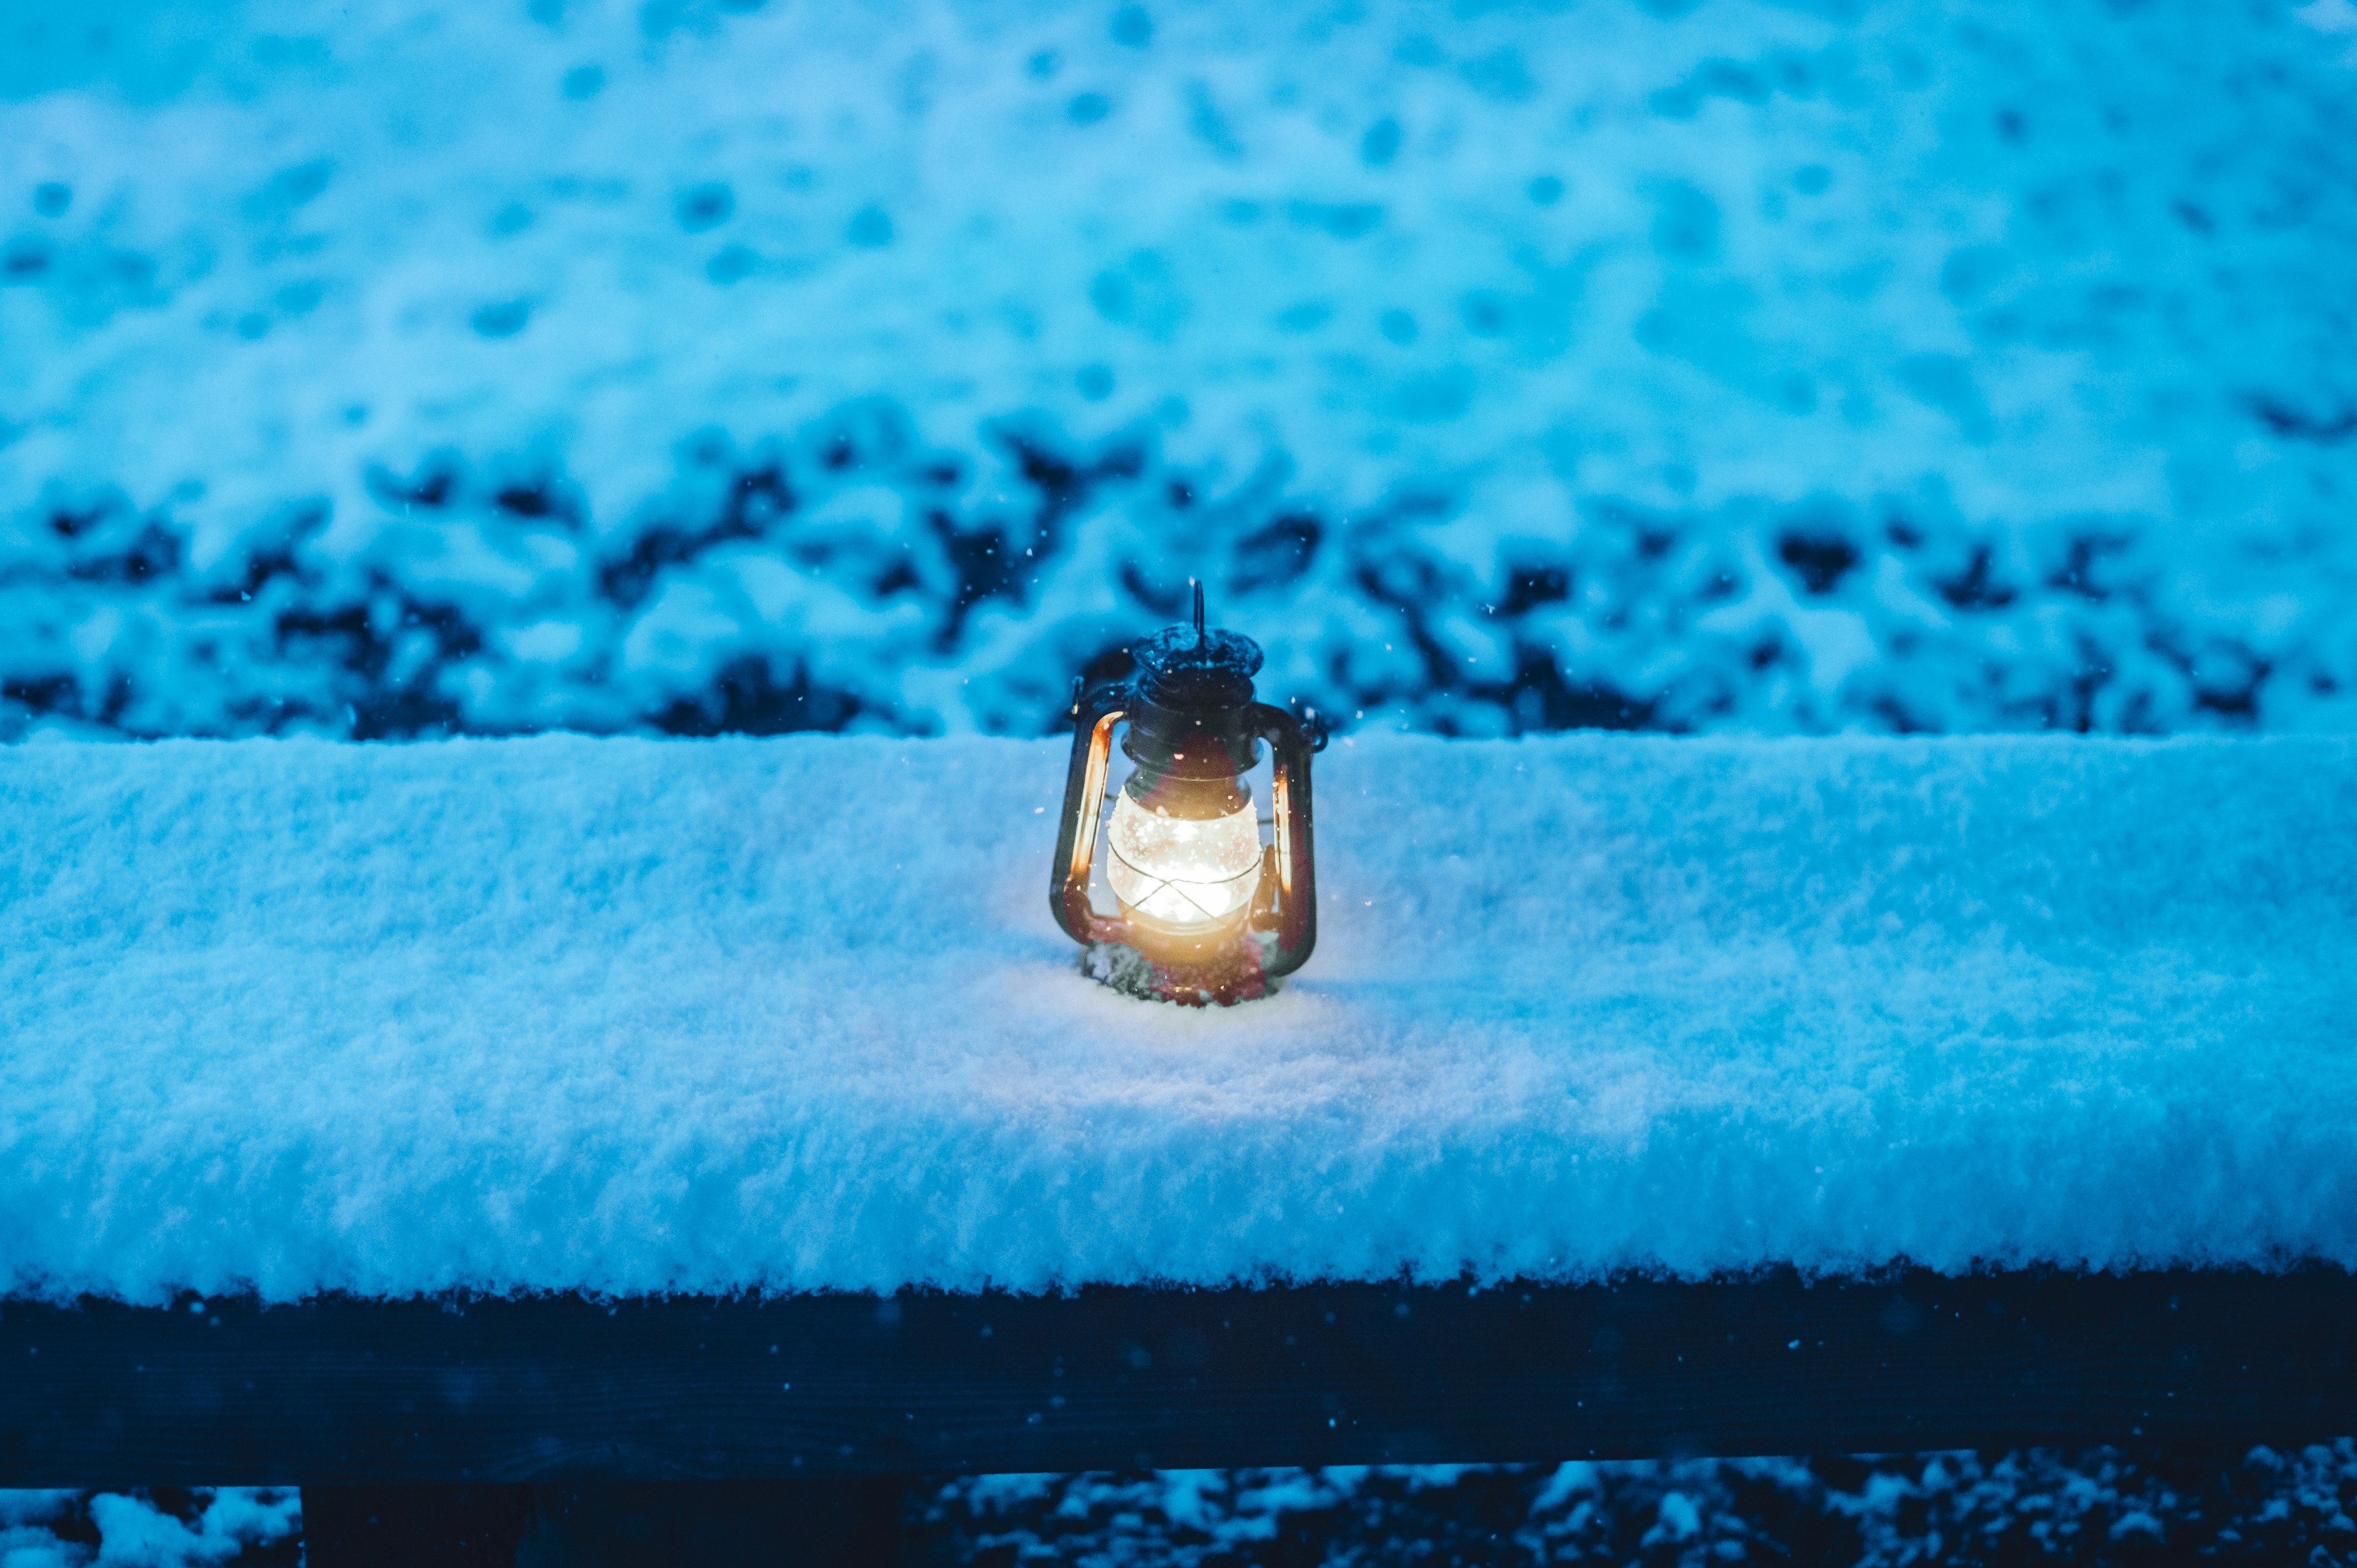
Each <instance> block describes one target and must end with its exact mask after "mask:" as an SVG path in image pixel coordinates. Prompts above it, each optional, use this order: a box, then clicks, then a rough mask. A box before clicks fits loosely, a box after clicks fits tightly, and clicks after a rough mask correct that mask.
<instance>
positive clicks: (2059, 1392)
mask: <svg viewBox="0 0 2357 1568" xmlns="http://www.w3.org/2000/svg"><path fill="white" fill-rule="evenodd" d="M0 1365H5V1367H6V1368H7V1369H8V1374H7V1376H6V1377H5V1379H0V1485H5V1486H16V1487H27V1486H95V1485H107V1484H144V1485H154V1484H165V1483H180V1484H207V1483H245V1484H264V1483H272V1484H287V1483H297V1484H299V1483H312V1484H328V1483H342V1482H368V1483H378V1484H388V1483H421V1484H423V1483H452V1482H490V1481H531V1480H559V1479H566V1478H578V1477H614V1478H630V1479H639V1480H679V1479H726V1478H757V1477H808V1476H813V1475H818V1474H845V1473H884V1472H895V1471H934V1472H975V1471H1008V1470H1072V1469H1084V1468H1102V1467H1127V1466H1214V1465H1218V1466H1228V1465H1257V1464H1302V1465H1317V1464H1345V1463H1370V1462H1426V1461H1475V1460H1554V1459H1566V1458H1580V1457H1591V1456H1592V1457H1611V1456H1634V1455H1668V1454H1722V1455H1726V1454H1757V1453H1808V1452H1868V1451H1889V1450H1910V1449H1926V1448H1944V1447H1988V1446H2009V1445H2016V1444H2079V1443H2104V1442H2132V1441H2138V1440H2144V1441H2173V1440H2194V1439H2198V1440H2200V1441H2202V1442H2205V1443H2220V1442H2244V1441H2248V1442H2258V1441H2266V1442H2269V1443H2276V1444H2283V1443H2294V1442H2300V1441H2305V1440H2308V1439H2311V1438H2316V1437H2323V1436H2330V1435H2337V1434H2345V1433H2349V1432H2352V1431H2357V1277H2352V1275H2351V1274H2349V1273H2345V1272H2342V1271H2341V1270H2338V1269H2334V1268H2326V1267H2311V1268H2303V1269H2298V1270H2294V1271H2291V1272H2288V1273H2274V1274H2268V1273H2251V1272H2202V1271H2192V1270H2177V1271H2167V1272H2154V1273H2140V1274H2129V1275H2103V1274H2095V1275H2079V1274H2069V1273H2011V1274H2007V1273H1996V1274H1983V1275H1977V1276H1971V1277H1962V1278H1956V1277H1946V1276H1942V1275H1939V1274H1935V1273H1928V1272H1907V1273H1893V1274H1891V1275H1889V1276H1887V1277H1884V1278H1880V1279H1876V1280H1870V1281H1857V1280H1850V1281H1824V1282H1818V1283H1810V1282H1808V1281H1807V1280H1805V1279H1803V1277H1801V1276H1800V1275H1798V1274H1797V1273H1792V1272H1789V1271H1786V1272H1779V1273H1767V1274H1763V1275H1759V1276H1755V1277H1750V1278H1745V1279H1737V1280H1721V1281H1713V1282H1706V1283H1682V1282H1674V1281H1658V1280H1622V1281H1620V1282H1617V1283H1598V1284H1579V1285H1528V1286H1523V1285H1514V1286H1508V1287H1505V1288H1491V1289H1482V1290H1478V1291H1475V1290H1469V1288H1468V1287H1467V1286H1465V1285H1462V1284H1455V1285H1437V1286H1436V1285H1407V1284H1398V1283H1393V1284H1364V1283H1355V1284H1328V1285H1303V1286H1293V1287H1286V1288H1274V1289H1263V1290H1252V1289H1242V1288H1232V1289H1224V1290H1199V1291H1179V1290H1154V1289H1139V1288H1114V1287H1105V1288H1092V1289H1086V1290H1082V1291H1081V1292H1078V1293H1077V1294H1071V1295H1068V1296H1015V1295H1003V1294H979V1295H953V1294H927V1293H915V1292H908V1293H902V1294H897V1295H892V1296H888V1297H880V1298H879V1297H876V1296H869V1295H855V1294H840V1295H810V1296H795V1297H782V1298H775V1299H770V1300H767V1301H764V1300H760V1299H757V1298H751V1297H744V1298H719V1299H716V1298H710V1297H673V1298H637V1299H630V1300H623V1301H618V1302H613V1303H608V1304H599V1303H596V1302H591V1301H587V1300H584V1299H581V1298H579V1297H577V1296H546V1297H539V1298H530V1299H520V1300H518V1299H502V1300H477V1301H471V1302H462V1301H457V1300H436V1299H412V1300H400V1301H375V1300H361V1299H353V1298H349V1297H328V1298H323V1299H319V1300H316V1301H312V1302H309V1303H305V1304H301V1305H279V1306H271V1307H264V1306H262V1305H258V1304H257V1303H255V1302H253V1301H250V1300H221V1301H189V1302H184V1303H182V1304H179V1305H174V1306H171V1307H168V1308H166V1307H135V1306H126V1305H122V1304H120V1303H112V1302H103V1301H91V1302H85V1303H82V1304H81V1305H73V1306H59V1305H48V1304H42V1303H36V1302H28V1301H21V1300H20V1301H11V1302H8V1303H6V1304H5V1305H0Z"/></svg>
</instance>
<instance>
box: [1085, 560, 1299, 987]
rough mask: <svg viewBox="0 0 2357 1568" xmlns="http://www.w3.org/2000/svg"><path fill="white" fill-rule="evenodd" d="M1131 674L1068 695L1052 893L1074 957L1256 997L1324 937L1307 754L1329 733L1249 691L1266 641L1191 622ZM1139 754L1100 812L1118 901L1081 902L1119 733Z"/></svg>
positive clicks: (1108, 974) (1108, 876) (1099, 972)
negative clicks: (1065, 766)
mask: <svg viewBox="0 0 2357 1568" xmlns="http://www.w3.org/2000/svg"><path fill="white" fill-rule="evenodd" d="M1132 651H1133V653H1134V655H1135V659H1136V662H1137V672H1136V674H1135V676H1133V677H1132V678H1131V679H1130V680H1129V681H1128V682H1125V683H1124V684H1121V685H1116V686H1113V687H1109V688H1106V689H1103V690H1100V691H1098V692H1095V693H1082V692H1081V691H1079V690H1077V689H1076V690H1075V693H1074V695H1073V701H1072V766H1071V772H1070V774H1069V775H1068V776H1067V779H1066V782H1065V786H1064V817H1063V822H1062V826H1061V829H1060V832H1059V834H1058V838H1057V843H1056V863H1055V865H1054V867H1053V868H1052V871H1053V875H1052V876H1051V877H1050V880H1049V890H1048V899H1049V904H1050V906H1051V907H1052V908H1054V909H1055V912H1056V923H1057V924H1058V925H1060V926H1061V927H1062V928H1063V929H1064V931H1065V933H1066V934H1067V935H1069V936H1070V937H1071V939H1072V940H1074V941H1076V942H1079V943H1081V944H1082V947H1083V948H1084V949H1086V950H1087V951H1086V952H1085V953H1084V954H1083V956H1082V969H1083V970H1085V971H1086V972H1089V973H1091V974H1092V975H1094V976H1095V977H1096V978H1097V979H1099V980H1102V981H1103V982H1105V983H1107V984H1110V985H1114V986H1115V987H1117V988H1119V989H1121V990H1125V991H1129V992H1132V993H1136V994H1139V995H1145V996H1154V997H1159V998H1162V999H1165V1000H1168V1001H1173V1002H1183V1003H1188V1004H1193V1005H1198V1006H1200V1005H1201V1004H1204V1003H1207V1002H1218V1003H1222V1004H1227V1003H1232V1002H1242V1001H1246V1000H1249V999H1250V998H1252V997H1255V996H1260V995H1263V994H1265V993H1266V992H1267V991H1268V990H1269V989H1270V985H1269V983H1270V982H1272V981H1274V980H1276V979H1278V978H1280V977H1282V976H1284V975H1287V974H1290V973H1292V972H1294V971H1295V970H1297V969H1299V968H1300V967H1301V965H1302V964H1303V962H1304V961H1307V960H1308V957H1309V950H1310V949H1311V948H1312V947H1314V946H1315V945H1316V944H1317V941H1318V880H1317V871H1316V867H1315V865H1314V863H1313V861H1312V859H1311V851H1310V838H1309V758H1310V756H1311V754H1312V753H1314V752H1316V751H1318V750H1320V749H1322V748H1323V746H1325V736H1324V735H1323V734H1322V733H1321V732H1319V731H1317V730H1315V729H1309V730H1305V729H1304V728H1303V726H1302V725H1300V724H1298V723H1297V722H1296V721H1295V719H1294V718H1293V715H1291V714H1287V713H1286V711H1285V710H1284V709H1282V708H1273V707H1270V706H1269V705H1268V704H1267V703H1256V702H1254V700H1253V684H1252V678H1253V675H1254V671H1258V670H1259V669H1260V663H1261V655H1260V649H1259V647H1258V646H1257V645H1255V644H1254V642H1253V641H1252V639H1249V638H1244V637H1239V636H1237V635H1236V634H1235V633H1233V632H1230V631H1212V630H1206V629H1205V628H1204V626H1203V590H1202V588H1201V586H1200V585H1198V586H1197V587H1196V589H1195V624H1194V625H1193V626H1191V627H1184V626H1174V627H1171V628H1168V629H1167V630H1164V631H1160V632H1157V633H1156V634H1155V635H1154V636H1152V637H1150V638H1148V639H1146V641H1145V642H1143V643H1141V644H1140V645H1138V646H1137V647H1136V648H1135V650H1132ZM1116 725H1126V727H1125V730H1124V733H1123V735H1122V741H1121V748H1122V751H1123V752H1124V753H1125V755H1126V756H1127V757H1129V759H1130V761H1131V762H1133V763H1134V764H1135V771H1134V772H1132V773H1131V774H1130V776H1129V779H1128V780H1127V781H1126V782H1125V783H1124V784H1123V786H1122V788H1121V792H1120V795H1119V797H1118V799H1116V800H1115V801H1114V808H1113V814H1112V818H1111V820H1110V821H1109V822H1104V823H1103V830H1102V832H1103V839H1104V841H1105V852H1106V857H1107V858H1106V865H1105V881H1106V882H1107V883H1108V884H1109V885H1110V886H1112V889H1113V895H1114V899H1115V901H1116V902H1117V903H1118V904H1119V906H1120V913H1119V914H1117V915H1101V914H1099V913H1098V912H1097V911H1096V909H1095V908H1093V907H1092V904H1091V903H1090V900H1089V877H1090V873H1091V870H1092V867H1093V866H1094V865H1095V861H1096V850H1097V840H1098V837H1099V836H1100V826H1099V822H1100V818H1101V817H1102V816H1103V801H1104V789H1105V776H1106V772H1107V768H1108V765H1109V764H1110V762H1111V759H1112V752H1113V733H1114V727H1115V726H1116ZM1264 742H1265V743H1266V745H1267V746H1268V747H1269V750H1270V753H1271V761H1272V769H1273V780H1272V783H1271V787H1270V791H1269V792H1270V805H1271V808H1272V813H1271V814H1272V824H1271V826H1272V838H1273V840H1274V842H1272V843H1262V842H1261V836H1260V822H1259V820H1258V819H1257V817H1256V816H1255V815H1254V811H1253V798H1252V786H1251V784H1250V782H1249V781H1248V780H1247V779H1245V777H1244V775H1246V774H1247V773H1249V772H1250V771H1251V770H1252V768H1253V767H1254V764H1255V763H1256V762H1257V761H1258V760H1259V752H1260V746H1261V745H1262V743H1264Z"/></svg>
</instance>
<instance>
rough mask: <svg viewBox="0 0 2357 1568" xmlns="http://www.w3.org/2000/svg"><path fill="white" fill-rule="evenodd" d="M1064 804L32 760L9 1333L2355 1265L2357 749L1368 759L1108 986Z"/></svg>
mask: <svg viewBox="0 0 2357 1568" xmlns="http://www.w3.org/2000/svg"><path fill="white" fill-rule="evenodd" d="M1061 776H1062V757H1061V752H1060V747H1058V746H1054V745H1053V744H1049V743H1042V742H1018V741H1012V740H996V739H987V738H969V739H950V740H935V741H914V742H911V741H899V740H891V739H885V738H832V737H803V738H798V739H797V738H789V739H783V740H777V741H749V740H735V741H715V742H709V743H698V744H680V743H659V742H649V741H640V740H630V739H620V740H604V741H599V740H589V739H583V738H578V737H542V738H537V739H531V740H521V741H500V742H488V741H458V742H450V743H436V744H427V745H423V746H411V747H352V746H333V745H328V744H324V743H317V742H306V741H287V742H277V741H253V742H240V743H227V744H219V743H196V742H167V743H162V744H158V745H155V746H73V745H49V746H42V745H34V746H16V747H10V748H6V749H5V750H0V929H5V931H6V932H7V933H8V937H7V940H6V941H5V944H0V994H5V996H6V997H7V998H8V1013H7V1016H6V1019H5V1031H0V1284H5V1288H10V1289H30V1290H40V1291H50V1292H62V1291H81V1290H94V1291H104V1292H112V1293H120V1294H124V1295H127V1296H130V1297H134V1298H139V1299H153V1298H155V1297H156V1296H157V1295H158V1294H162V1293H164V1292H166V1291H167V1290H170V1289H173V1288H177V1287H194V1288H197V1289H200V1290H204V1291H208V1292H213V1291H223V1290H229V1289H232V1288H237V1287H239V1286H242V1285H250V1286H252V1287H253V1288H257V1289H259V1290H260V1291H262V1292H263V1293H264V1294H265V1295H267V1296H270V1297H273V1298H284V1297H289V1296H295V1295H299V1294H304V1293H306V1292H308V1291H311V1290H314V1289H317V1288H321V1287H339V1288H349V1289H353V1290H358V1291H362V1292H410V1291H427V1290H436V1289H442V1288H447V1287H454V1286H473V1287H479V1288H484V1289H492V1290H499V1289H507V1288H515V1287H575V1286H578V1287H586V1288H588V1289H591V1290H596V1291H612V1292H627V1291H648V1290H660V1289H664V1288H670V1287H680V1288H689V1289H699V1290H729V1289H736V1288H743V1287H754V1286H759V1287H767V1288H775V1289H784V1288H813V1287H823V1286H838V1287H877V1288H884V1287H890V1286H894V1285H899V1284H902V1283H912V1282H923V1283H935V1284H940V1285H945V1286H952V1287H958V1288H972V1287H975V1286H979V1285H983V1284H985V1283H996V1284H1000V1285H1006V1286H1012V1287H1017V1288H1023V1289H1037V1288H1043V1287H1050V1286H1054V1285H1057V1284H1068V1283H1078V1282H1085V1281H1104V1280H1135V1279H1168V1280H1177V1281H1190V1282H1199V1283H1204V1282H1214V1281H1221V1280H1226V1279H1231V1278H1244V1279H1258V1278H1267V1277H1272V1276H1278V1275H1289V1276H1294V1277H1308V1276H1349V1277H1372V1278H1385V1277H1392V1276H1394V1275H1396V1274H1398V1273H1400V1272H1401V1271H1403V1270H1405V1271H1407V1272H1409V1273H1414V1274H1415V1275H1419V1276H1424V1277H1453V1276H1455V1275H1457V1274H1458V1273H1460V1272H1461V1271H1471V1272H1472V1273H1476V1274H1478V1275H1482V1276H1497V1275H1503V1274H1528V1275H1539V1276H1555V1277H1580V1276H1587V1275H1593V1274H1596V1273H1600V1272H1604V1271H1609V1270H1616V1269H1623V1268H1666V1269H1670V1270H1674V1271H1681V1272H1702V1271H1710V1270H1717V1269H1740V1268H1744V1267H1746V1266H1749V1265H1754V1264H1760V1263H1766V1262H1787V1261H1789V1262H1797V1263H1799V1264H1801V1265H1802V1266H1803V1267H1805V1268H1821V1269H1841V1270H1848V1269H1856V1268H1860V1267H1872V1266H1876V1265H1878V1264H1882V1263H1886V1262H1892V1261H1894V1260H1897V1259H1901V1258H1906V1259H1912V1260H1914V1261H1916V1262H1922V1263H1928V1264H1932V1265H1934V1266H1938V1267H1942V1268H1963V1267H1966V1266H1968V1265H1971V1264H1973V1263H1975V1262H1986V1263H1998V1264H2007V1265H2018V1264H2028V1263H2031V1262H2041V1261H2043V1262H2058V1263H2066V1264H2085V1265H2092V1266H2098V1267H2101V1266H2127V1265H2132V1264H2159V1263H2166V1262H2244V1263H2268V1262H2280V1261H2283V1260H2286V1259H2290V1258H2297V1257H2302V1256H2314V1257H2320V1258H2326V1259H2331V1260H2336V1261H2339V1262H2342V1263H2350V1262H2357V1141H2352V1139H2351V1138H2350V1136H2349V1129H2350V1127H2351V1126H2352V1125H2357V1048H2352V1033H2351V1028H2352V1026H2351V1023H2350V1020H2351V1018H2352V1016H2357V972H2352V969H2351V967H2350V965H2349V962H2348V955H2349V954H2350V952H2351V951H2352V950H2357V841H2353V840H2352V837H2351V835H2350V834H2349V832H2348V824H2349V823H2350V822H2352V820H2357V742H2352V741H2343V740H2325V739H2316V740H2303V739H2292V738H2285V739H2270V740H2255V741H2201V740H2180V741H2171V742H2162V743H2147V742H2122V741H2093V740H2072V739H2066V738H2047V739H2040V738H2036V737H2023V738H2006V737H1994V738H1986V739H1958V740H1940V741H1914V742H1903V741H1876V740H1865V739H1832V740H1820V741H1789V742H1774V741H1768V742H1760V741H1753V742H1742V741H1730V740H1689V741H1680V740H1662V739H1635V738H1620V739H1613V738H1606V737H1572V738H1565V739H1555V740H1531V741H1524V742H1519V743H1515V742H1498V743H1470V742H1442V741H1436V740H1428V739H1420V738H1416V737H1405V736H1388V737H1387V736H1364V737H1361V738H1359V739H1357V740H1356V741H1355V742H1345V743H1342V744H1338V745H1337V746H1335V747H1334V748H1332V749H1331V750H1330V751H1329V752H1328V753H1327V754H1326V757H1324V758H1323V759H1322V761H1321V763H1320V766H1319V768H1318V827H1319V844H1320V850H1321V870H1322V876H1323V880H1322V884H1321V887H1322V893H1323V903H1322V918H1323V935H1322V937H1321V939H1320V942H1319V947H1318V953H1317V956H1316V957H1315V959H1314V960H1313V961H1312V963H1311V965H1310V967H1309V968H1308V970H1306V971H1305V972H1303V973H1302V974H1301V975H1300V976H1299V977H1298V979H1297V982H1296V983H1293V984H1292V985H1290V986H1289V987H1288V988H1287V989H1286V991H1285V992H1284V993H1282V994H1280V995H1278V996H1277V997H1275V998H1274V999H1271V1000H1269V1001H1266V1002H1264V1003H1260V1004H1253V1005H1249V1006H1246V1007H1243V1008H1239V1009H1234V1010H1231V1011H1218V1010H1213V1011H1211V1012H1192V1011H1188V1010H1183V1009H1179V1008H1174V1007H1169V1006H1167V1005H1161V1004H1148V1003H1141V1002H1136V1001H1133V1000H1130V999H1128V998H1125V997H1123V996H1120V995H1116V994H1114V993H1111V992H1108V991H1105V990H1103V989H1102V988H1100V987H1098V986H1096V985H1094V984H1092V983H1089V982H1088V981H1086V980H1084V979H1083V978H1082V977H1081V976H1080V975H1079V974H1077V973H1076V972H1074V969H1073V961H1072V960H1073V950H1072V949H1071V946H1070V945H1069V944H1068V943H1067V942H1065V940H1064V939H1062V938H1061V937H1060V935H1059V934H1058V933H1057V932H1056V931H1055V929H1054V928H1053V926H1052V925H1051V924H1050V922H1049V916H1048V912H1047V908H1046V898H1045V891H1046V883H1047V864H1048V860H1049V850H1050V847H1051V844H1052V842H1053V839H1054V816H1053V810H1054V805H1055V799H1056V795H1057V792H1058V791H1059V789H1060V784H1061Z"/></svg>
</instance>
